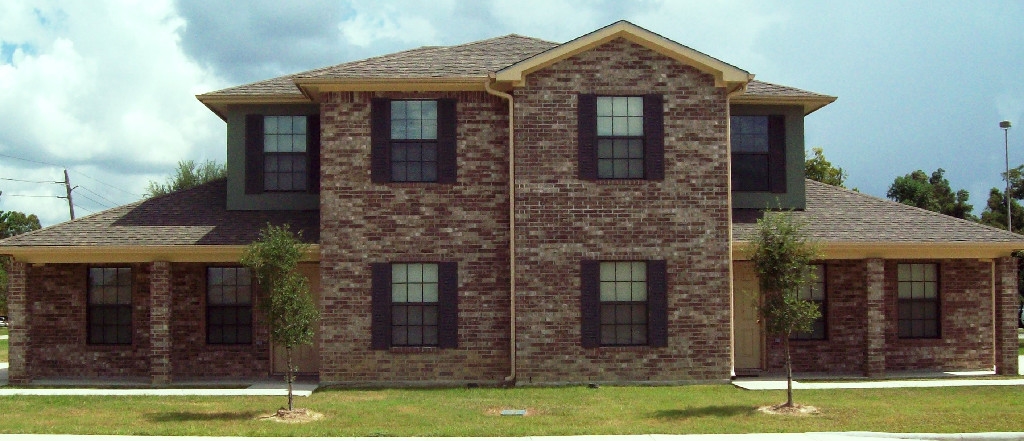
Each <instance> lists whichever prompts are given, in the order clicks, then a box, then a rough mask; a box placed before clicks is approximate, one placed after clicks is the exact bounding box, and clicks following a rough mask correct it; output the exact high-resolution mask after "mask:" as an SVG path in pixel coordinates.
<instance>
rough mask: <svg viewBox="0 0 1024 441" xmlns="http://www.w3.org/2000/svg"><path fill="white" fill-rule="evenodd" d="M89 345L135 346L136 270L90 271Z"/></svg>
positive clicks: (107, 269) (90, 269)
mask: <svg viewBox="0 0 1024 441" xmlns="http://www.w3.org/2000/svg"><path fill="white" fill-rule="evenodd" d="M88 296H89V299H88V326H89V332H88V342H89V344H99V345H127V344H131V343H132V269H131V268H89V294H88Z"/></svg>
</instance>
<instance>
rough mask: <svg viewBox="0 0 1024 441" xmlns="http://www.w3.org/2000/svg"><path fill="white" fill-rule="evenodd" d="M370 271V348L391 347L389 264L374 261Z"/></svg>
mask: <svg viewBox="0 0 1024 441" xmlns="http://www.w3.org/2000/svg"><path fill="white" fill-rule="evenodd" d="M370 271H371V282H370V283H371V285H372V286H371V288H370V290H371V292H372V295H371V297H372V298H371V299H370V304H371V312H370V322H371V323H370V335H371V338H372V342H371V343H370V348H371V349H388V348H390V347H391V264H390V263H374V264H371V265H370Z"/></svg>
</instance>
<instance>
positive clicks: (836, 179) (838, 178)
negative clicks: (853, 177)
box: [804, 147, 847, 188]
mask: <svg viewBox="0 0 1024 441" xmlns="http://www.w3.org/2000/svg"><path fill="white" fill-rule="evenodd" d="M811 151H812V152H814V156H813V157H810V158H807V159H806V160H805V161H804V176H806V177H807V179H811V180H815V181H818V182H821V183H823V184H828V185H835V186H836V187H842V188H846V186H845V185H844V184H845V182H846V177H847V176H846V172H845V171H843V169H842V167H836V166H833V165H832V163H831V162H829V160H827V159H825V152H824V149H822V148H821V147H814V148H812V149H811ZM804 156H805V157H806V156H807V154H806V152H805V153H804Z"/></svg>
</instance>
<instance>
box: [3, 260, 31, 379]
mask: <svg viewBox="0 0 1024 441" xmlns="http://www.w3.org/2000/svg"><path fill="white" fill-rule="evenodd" d="M8 276H9V284H8V285H7V286H8V290H7V313H8V314H10V316H9V319H10V324H9V325H8V326H10V328H9V329H8V334H9V336H8V340H7V343H8V345H7V347H8V348H9V349H8V351H9V352H8V354H7V358H8V363H9V365H8V369H7V376H8V381H9V382H10V383H11V384H27V383H28V382H29V381H31V380H32V377H31V375H29V373H28V372H29V371H28V347H29V345H30V344H31V341H30V340H29V332H28V331H29V324H30V323H32V320H31V317H30V314H31V308H30V307H29V303H28V264H26V263H25V262H18V261H15V260H13V259H12V261H11V268H10V273H9V274H8Z"/></svg>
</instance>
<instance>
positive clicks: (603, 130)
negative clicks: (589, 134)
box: [597, 96, 644, 179]
mask: <svg viewBox="0 0 1024 441" xmlns="http://www.w3.org/2000/svg"><path fill="white" fill-rule="evenodd" d="M643 107H644V99H643V97H639V96H630V97H625V96H616V97H610V96H601V97H597V177H598V178H601V179H643V177H644V108H643Z"/></svg>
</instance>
